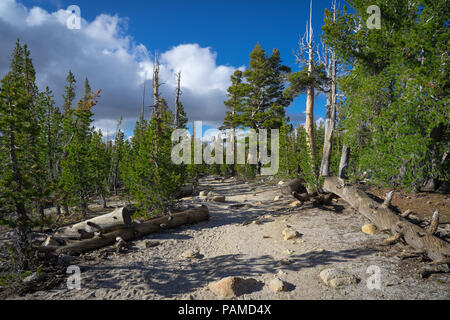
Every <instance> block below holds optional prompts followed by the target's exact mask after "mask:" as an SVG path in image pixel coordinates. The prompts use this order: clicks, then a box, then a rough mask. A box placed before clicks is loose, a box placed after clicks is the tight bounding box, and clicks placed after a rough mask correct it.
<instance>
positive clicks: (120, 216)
mask: <svg viewBox="0 0 450 320" xmlns="http://www.w3.org/2000/svg"><path fill="white" fill-rule="evenodd" d="M125 225H131V213H130V211H129V210H128V209H127V208H118V209H116V210H114V211H113V212H111V213H108V214H104V215H101V216H98V217H95V218H92V219H89V220H86V221H83V222H80V223H77V224H74V225H72V226H68V227H63V228H60V229H58V230H57V231H56V233H55V237H57V238H61V239H73V240H82V239H90V238H93V237H94V233H95V232H102V233H107V232H110V231H113V230H115V229H117V228H120V227H122V226H125Z"/></svg>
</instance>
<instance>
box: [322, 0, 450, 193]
mask: <svg viewBox="0 0 450 320" xmlns="http://www.w3.org/2000/svg"><path fill="white" fill-rule="evenodd" d="M348 3H349V4H350V6H352V8H353V10H354V11H355V13H351V14H350V13H348V12H347V10H346V9H345V8H344V11H343V12H340V13H339V14H338V15H337V19H336V21H333V19H332V14H331V13H328V15H327V17H326V19H325V26H324V27H323V31H324V39H325V41H326V43H327V45H329V46H331V47H332V48H333V50H335V52H336V54H337V56H338V58H339V59H342V60H343V61H344V62H345V63H346V64H347V65H348V66H349V68H348V69H349V72H348V74H347V75H344V76H342V77H341V79H340V87H341V88H342V91H343V93H344V95H345V97H346V99H345V103H344V106H343V125H344V127H345V132H344V139H345V143H346V144H347V145H348V146H350V147H351V149H352V158H355V157H356V158H357V161H358V163H357V167H358V168H359V171H360V172H362V171H370V172H372V179H373V181H374V182H380V183H384V184H390V185H392V184H394V185H398V186H407V187H414V188H416V189H418V188H419V187H420V186H421V185H423V183H424V182H426V181H429V180H430V179H431V180H432V181H435V187H437V184H438V182H439V181H441V183H442V184H444V185H445V182H446V181H448V180H449V174H448V173H449V172H450V171H449V167H448V165H449V164H448V163H449V161H448V160H446V159H448V150H449V147H448V141H449V135H450V126H449V125H448V123H450V121H449V120H450V116H449V115H450V112H449V105H450V104H449V95H448V87H449V78H450V77H449V76H448V68H446V67H444V66H446V65H448V64H449V59H450V58H449V56H448V38H449V28H448V19H447V17H448V14H449V6H448V3H447V1H444V0H440V1H416V2H405V1H396V2H395V5H393V3H392V1H387V0H379V1H375V3H374V4H376V5H377V6H378V7H379V8H380V10H381V12H382V17H381V29H373V30H370V29H368V27H367V25H366V23H365V22H366V21H367V20H368V18H369V14H367V12H366V9H367V3H366V1H363V0H352V1H348ZM446 154H447V156H446ZM353 160H354V159H353ZM360 172H355V173H356V174H357V175H359V174H360Z"/></svg>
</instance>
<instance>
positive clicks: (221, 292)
mask: <svg viewBox="0 0 450 320" xmlns="http://www.w3.org/2000/svg"><path fill="white" fill-rule="evenodd" d="M258 283H259V282H258V281H257V280H255V279H252V278H250V279H243V278H239V277H227V278H224V279H222V280H219V281H216V282H211V283H210V284H209V285H208V288H209V290H211V291H212V292H213V293H214V294H215V295H217V296H219V297H222V298H233V297H237V296H240V295H242V294H246V293H249V292H251V291H252V290H253V289H254V288H255V287H256V285H257V284H258Z"/></svg>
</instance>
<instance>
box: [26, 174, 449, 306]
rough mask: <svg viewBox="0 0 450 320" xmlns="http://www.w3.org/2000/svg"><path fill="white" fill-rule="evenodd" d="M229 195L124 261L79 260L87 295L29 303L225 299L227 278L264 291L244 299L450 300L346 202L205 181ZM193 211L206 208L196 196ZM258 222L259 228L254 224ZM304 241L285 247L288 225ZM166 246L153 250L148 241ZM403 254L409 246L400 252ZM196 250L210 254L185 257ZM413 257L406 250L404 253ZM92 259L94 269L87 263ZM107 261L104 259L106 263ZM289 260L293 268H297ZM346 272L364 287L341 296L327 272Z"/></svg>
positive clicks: (64, 292)
mask: <svg viewBox="0 0 450 320" xmlns="http://www.w3.org/2000/svg"><path fill="white" fill-rule="evenodd" d="M200 187H203V188H205V187H211V188H213V192H214V193H216V194H218V195H225V196H226V200H227V201H226V202H225V203H215V202H208V203H207V205H208V207H209V210H210V214H211V219H210V221H208V222H203V223H200V224H197V225H192V226H185V227H182V228H179V229H176V230H171V231H168V232H167V233H164V234H163V233H161V234H153V235H150V236H148V237H147V238H145V239H141V240H139V241H135V242H133V243H132V244H131V245H130V248H129V251H128V252H127V253H122V254H115V253H110V254H105V255H103V258H102V259H101V260H98V255H99V253H98V252H97V253H91V254H89V255H87V256H85V257H84V258H83V262H79V266H80V268H81V271H82V280H81V290H69V289H67V287H66V283H65V281H63V283H62V284H61V286H60V287H58V288H55V289H52V290H50V291H46V292H36V293H33V294H29V295H27V296H25V297H23V298H25V299H53V300H54V299H149V300H158V299H196V300H202V299H217V297H216V296H215V295H214V294H213V293H212V292H211V291H210V290H209V289H208V287H207V285H208V283H210V282H212V281H216V280H219V279H222V278H224V277H227V276H239V277H244V278H246V277H251V278H254V279H256V280H258V281H260V283H261V285H260V286H259V287H256V288H254V290H253V292H251V293H249V294H245V295H242V296H239V297H238V299H269V300H272V299H448V297H449V292H450V291H449V277H448V275H433V276H432V277H431V278H430V279H427V280H424V279H421V278H420V276H419V274H418V268H419V267H420V266H421V265H422V264H423V263H422V262H420V261H419V260H417V259H416V260H414V259H409V260H404V261H401V260H400V259H399V258H397V257H396V256H395V255H396V254H397V253H398V251H396V248H390V249H383V248H382V247H380V246H379V245H377V244H378V243H380V242H381V241H382V240H383V239H385V238H386V237H387V236H386V235H385V234H377V235H366V234H364V233H362V232H361V226H362V225H364V224H365V223H368V221H367V220H365V219H364V218H363V217H362V216H361V215H359V214H356V213H355V212H354V211H353V210H352V209H351V208H348V206H346V205H345V203H344V202H338V203H336V204H334V206H332V207H321V208H317V207H316V208H314V207H311V206H309V207H301V206H300V207H297V208H294V209H289V206H288V205H289V204H290V203H291V202H292V201H293V200H294V199H292V198H290V197H289V198H287V197H284V198H282V199H281V200H279V201H273V200H274V198H275V196H278V195H279V192H278V190H279V188H278V187H277V186H267V185H259V186H251V185H248V184H244V183H236V182H234V181H233V180H226V181H225V182H221V181H220V180H214V179H212V178H207V179H204V180H202V181H201V183H200ZM183 202H184V203H185V204H198V203H202V202H203V201H202V200H201V199H200V198H199V197H192V198H188V199H185V200H184V201H183ZM253 221H256V222H253ZM287 226H290V227H291V228H293V229H295V230H297V231H298V232H299V233H300V234H301V235H302V236H301V237H300V238H298V239H295V240H288V241H284V240H283V235H282V231H283V230H284V229H285V228H286V227H287ZM148 240H152V241H158V242H159V243H160V244H159V245H158V246H156V247H151V248H146V241H148ZM399 248H400V247H399ZM188 249H196V250H198V251H199V253H200V256H199V257H198V258H196V259H185V258H182V257H181V254H182V253H183V252H184V251H186V250H188ZM400 249H404V248H400ZM89 257H91V259H92V261H87V260H88V258H89ZM96 257H97V259H96ZM287 259H288V260H287ZM369 266H378V267H379V268H380V270H381V284H382V285H381V289H380V290H377V289H374V290H370V289H368V287H367V283H366V280H367V279H368V277H369V276H370V274H368V273H367V269H368V267H369ZM330 267H332V268H340V269H344V270H346V271H347V272H349V273H350V274H353V275H355V276H356V277H357V278H359V279H360V281H359V283H357V284H353V285H348V286H344V287H342V288H338V289H335V288H331V287H328V286H326V285H325V284H324V283H323V282H322V280H321V279H320V278H319V277H318V275H319V273H320V272H321V271H322V270H324V269H327V268H330ZM275 277H278V278H280V279H281V280H283V281H286V282H287V283H289V285H290V288H289V291H287V292H280V293H275V292H273V291H272V290H271V289H270V288H269V286H268V283H269V282H270V280H271V279H273V278H275Z"/></svg>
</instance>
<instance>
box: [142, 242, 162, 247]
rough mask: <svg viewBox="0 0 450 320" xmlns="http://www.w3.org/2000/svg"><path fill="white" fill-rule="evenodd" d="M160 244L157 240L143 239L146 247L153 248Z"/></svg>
mask: <svg viewBox="0 0 450 320" xmlns="http://www.w3.org/2000/svg"><path fill="white" fill-rule="evenodd" d="M160 244H161V243H159V242H158V241H150V240H147V241H145V247H146V248H154V247H157V246H159V245H160Z"/></svg>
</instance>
